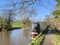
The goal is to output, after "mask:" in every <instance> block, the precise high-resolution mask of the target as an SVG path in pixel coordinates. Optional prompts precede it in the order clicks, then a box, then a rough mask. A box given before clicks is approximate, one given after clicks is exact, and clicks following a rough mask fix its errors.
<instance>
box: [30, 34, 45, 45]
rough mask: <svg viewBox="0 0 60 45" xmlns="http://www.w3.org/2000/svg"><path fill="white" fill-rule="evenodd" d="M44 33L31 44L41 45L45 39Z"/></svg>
mask: <svg viewBox="0 0 60 45" xmlns="http://www.w3.org/2000/svg"><path fill="white" fill-rule="evenodd" d="M43 37H44V35H41V34H39V35H38V36H37V37H36V38H34V39H33V40H32V42H30V43H29V45H39V44H40V43H41V41H42V39H43Z"/></svg>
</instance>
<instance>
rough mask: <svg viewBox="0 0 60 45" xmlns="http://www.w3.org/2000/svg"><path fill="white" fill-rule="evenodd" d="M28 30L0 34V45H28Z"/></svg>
mask: <svg viewBox="0 0 60 45" xmlns="http://www.w3.org/2000/svg"><path fill="white" fill-rule="evenodd" d="M30 32H31V31H30V30H25V31H23V30H21V29H18V30H13V31H6V32H0V45H28V43H29V42H30V40H31V39H30Z"/></svg>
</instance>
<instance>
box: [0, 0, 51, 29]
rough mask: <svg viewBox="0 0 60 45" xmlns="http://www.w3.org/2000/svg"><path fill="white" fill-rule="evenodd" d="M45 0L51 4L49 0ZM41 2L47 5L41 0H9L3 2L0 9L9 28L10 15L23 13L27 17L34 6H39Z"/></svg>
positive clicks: (33, 9) (31, 12) (32, 11)
mask: <svg viewBox="0 0 60 45" xmlns="http://www.w3.org/2000/svg"><path fill="white" fill-rule="evenodd" d="M45 2H46V1H45ZM47 2H48V3H49V4H51V3H50V2H49V1H47ZM41 4H42V5H43V6H44V7H47V6H45V5H44V1H43V0H19V1H17V0H9V1H8V3H5V4H4V5H3V6H0V7H1V8H2V9H1V11H2V12H3V16H4V18H5V19H6V24H7V26H8V27H9V28H10V27H11V24H10V23H11V21H12V20H13V19H12V18H11V17H14V15H15V16H16V15H20V16H21V15H23V16H24V15H25V16H26V17H28V18H29V17H30V16H31V15H32V14H33V13H34V11H35V8H34V7H35V6H37V5H39V6H40V5H41ZM37 7H38V6H37ZM7 26H6V27H7Z"/></svg>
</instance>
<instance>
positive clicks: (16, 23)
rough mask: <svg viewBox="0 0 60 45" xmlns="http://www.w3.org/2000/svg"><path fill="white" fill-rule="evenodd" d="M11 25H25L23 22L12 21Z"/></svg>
mask: <svg viewBox="0 0 60 45" xmlns="http://www.w3.org/2000/svg"><path fill="white" fill-rule="evenodd" d="M11 25H12V27H23V26H24V24H23V23H21V22H12V23H11Z"/></svg>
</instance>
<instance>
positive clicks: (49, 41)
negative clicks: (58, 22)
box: [42, 31, 55, 45]
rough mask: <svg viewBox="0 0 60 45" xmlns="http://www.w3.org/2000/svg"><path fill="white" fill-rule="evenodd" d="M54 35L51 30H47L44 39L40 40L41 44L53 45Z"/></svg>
mask: <svg viewBox="0 0 60 45" xmlns="http://www.w3.org/2000/svg"><path fill="white" fill-rule="evenodd" d="M54 41H55V37H54V35H53V34H52V32H51V31H48V34H47V35H46V36H45V39H44V40H43V42H42V45H54Z"/></svg>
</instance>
